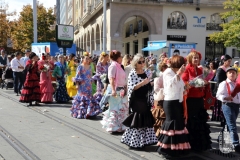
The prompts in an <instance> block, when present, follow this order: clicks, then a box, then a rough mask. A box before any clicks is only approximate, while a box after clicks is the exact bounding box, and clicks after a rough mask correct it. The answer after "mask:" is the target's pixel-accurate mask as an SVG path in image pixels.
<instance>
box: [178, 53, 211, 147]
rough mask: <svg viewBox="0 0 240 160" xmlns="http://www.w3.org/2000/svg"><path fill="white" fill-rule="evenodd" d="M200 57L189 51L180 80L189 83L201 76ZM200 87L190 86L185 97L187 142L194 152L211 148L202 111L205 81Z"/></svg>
mask: <svg viewBox="0 0 240 160" xmlns="http://www.w3.org/2000/svg"><path fill="white" fill-rule="evenodd" d="M201 58H202V55H201V53H200V52H198V51H195V50H193V51H191V52H190V53H189V55H188V56H187V61H188V65H187V66H186V70H185V72H184V73H183V74H182V79H183V81H185V83H189V82H190V81H191V80H193V79H194V78H196V77H198V76H200V75H202V74H203V70H202V69H201V68H198V65H199V63H200V61H201ZM199 81H201V82H203V83H202V84H201V86H199V84H196V85H195V86H197V87H195V86H194V85H193V86H190V88H189V91H188V95H187V100H186V104H187V112H188V120H187V129H188V131H189V142H190V145H191V148H192V149H193V150H195V151H204V150H207V149H210V148H211V143H212V142H211V137H210V136H209V134H210V129H209V128H210V127H209V125H208V124H207V120H208V114H207V112H206V110H205V109H204V100H203V96H204V89H205V85H206V84H207V83H208V82H207V81H203V80H202V79H199Z"/></svg>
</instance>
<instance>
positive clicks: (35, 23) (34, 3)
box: [33, 0, 37, 43]
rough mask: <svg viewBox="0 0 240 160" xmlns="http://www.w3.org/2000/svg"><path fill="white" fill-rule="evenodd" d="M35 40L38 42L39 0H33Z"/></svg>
mask: <svg viewBox="0 0 240 160" xmlns="http://www.w3.org/2000/svg"><path fill="white" fill-rule="evenodd" d="M33 35H34V38H33V42H34V43H37V0H33Z"/></svg>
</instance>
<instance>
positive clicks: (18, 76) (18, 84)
mask: <svg viewBox="0 0 240 160" xmlns="http://www.w3.org/2000/svg"><path fill="white" fill-rule="evenodd" d="M13 78H14V92H15V93H19V92H20V90H21V88H22V86H23V83H24V82H23V81H24V78H23V73H22V72H13Z"/></svg>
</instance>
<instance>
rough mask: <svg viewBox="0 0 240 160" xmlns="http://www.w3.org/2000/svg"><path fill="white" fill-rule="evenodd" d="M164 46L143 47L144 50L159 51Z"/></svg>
mask: <svg viewBox="0 0 240 160" xmlns="http://www.w3.org/2000/svg"><path fill="white" fill-rule="evenodd" d="M162 48H164V47H145V48H143V49H142V51H157V50H159V49H162Z"/></svg>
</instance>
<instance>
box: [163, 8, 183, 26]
mask: <svg viewBox="0 0 240 160" xmlns="http://www.w3.org/2000/svg"><path fill="white" fill-rule="evenodd" d="M167 29H187V18H186V16H185V15H184V14H183V13H182V12H179V11H174V12H172V13H171V14H170V15H169V16H168V20H167Z"/></svg>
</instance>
